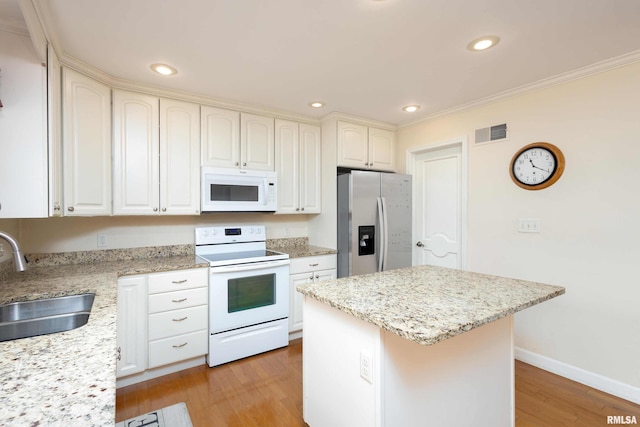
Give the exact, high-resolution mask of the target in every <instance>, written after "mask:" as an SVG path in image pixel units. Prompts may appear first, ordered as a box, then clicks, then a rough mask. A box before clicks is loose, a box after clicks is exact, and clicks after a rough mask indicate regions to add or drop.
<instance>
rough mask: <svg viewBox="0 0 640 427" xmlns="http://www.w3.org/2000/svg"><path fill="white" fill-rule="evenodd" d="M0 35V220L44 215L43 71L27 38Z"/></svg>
mask: <svg viewBox="0 0 640 427" xmlns="http://www.w3.org/2000/svg"><path fill="white" fill-rule="evenodd" d="M0 34H1V35H0V68H2V75H1V76H0V89H1V90H0V94H1V95H2V96H1V98H2V102H3V104H4V107H3V108H2V109H0V218H38V217H47V216H48V209H47V200H48V197H47V192H48V186H47V135H46V123H47V116H46V85H45V84H46V69H45V68H44V67H42V65H41V61H40V59H39V58H38V56H37V55H36V54H35V52H34V50H33V44H32V43H31V40H30V39H29V37H21V36H18V35H16V34H12V33H8V32H4V31H2V32H0Z"/></svg>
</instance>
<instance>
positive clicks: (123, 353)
mask: <svg viewBox="0 0 640 427" xmlns="http://www.w3.org/2000/svg"><path fill="white" fill-rule="evenodd" d="M208 285H209V283H208V269H206V268H196V269H190V270H176V271H167V272H161V273H153V274H148V275H140V276H131V277H123V278H121V279H120V280H119V281H118V324H117V326H118V332H117V336H118V364H117V366H118V367H117V377H118V378H120V377H124V376H128V375H132V374H139V373H143V374H148V373H149V372H148V370H151V369H154V368H160V367H163V366H166V365H170V364H174V363H177V362H182V361H186V360H189V359H194V358H196V357H199V356H204V355H206V354H207V353H208V348H209V341H208V330H209V326H208V325H209V320H208V318H209V308H208V307H209V306H208V294H209V290H208ZM145 371H147V372H145ZM168 372H170V371H161V372H160V373H161V374H165V373H168ZM155 376H157V375H153V374H149V375H147V376H141V377H140V381H142V380H146V379H150V378H153V377H155ZM134 382H136V381H134Z"/></svg>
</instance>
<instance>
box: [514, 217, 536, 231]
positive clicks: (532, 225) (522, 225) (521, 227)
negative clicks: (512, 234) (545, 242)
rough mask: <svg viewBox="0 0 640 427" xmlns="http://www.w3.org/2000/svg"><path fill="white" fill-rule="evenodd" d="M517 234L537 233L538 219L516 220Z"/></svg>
mask: <svg viewBox="0 0 640 427" xmlns="http://www.w3.org/2000/svg"><path fill="white" fill-rule="evenodd" d="M518 232H520V233H539V232H540V218H520V219H519V220H518Z"/></svg>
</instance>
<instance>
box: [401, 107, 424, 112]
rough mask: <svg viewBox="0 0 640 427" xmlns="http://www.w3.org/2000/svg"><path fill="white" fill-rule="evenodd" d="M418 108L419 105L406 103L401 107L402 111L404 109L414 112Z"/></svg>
mask: <svg viewBox="0 0 640 427" xmlns="http://www.w3.org/2000/svg"><path fill="white" fill-rule="evenodd" d="M419 109H420V106H419V105H407V106H405V107H402V111H406V112H407V113H415V112H416V111H418V110H419Z"/></svg>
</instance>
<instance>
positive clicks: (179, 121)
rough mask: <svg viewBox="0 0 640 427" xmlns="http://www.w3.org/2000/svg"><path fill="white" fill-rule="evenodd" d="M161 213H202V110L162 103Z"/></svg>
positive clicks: (187, 104)
mask: <svg viewBox="0 0 640 427" xmlns="http://www.w3.org/2000/svg"><path fill="white" fill-rule="evenodd" d="M160 212H161V213H162V214H167V215H194V214H199V213H200V106H199V105H197V104H192V103H189V102H182V101H175V100H171V99H160Z"/></svg>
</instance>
